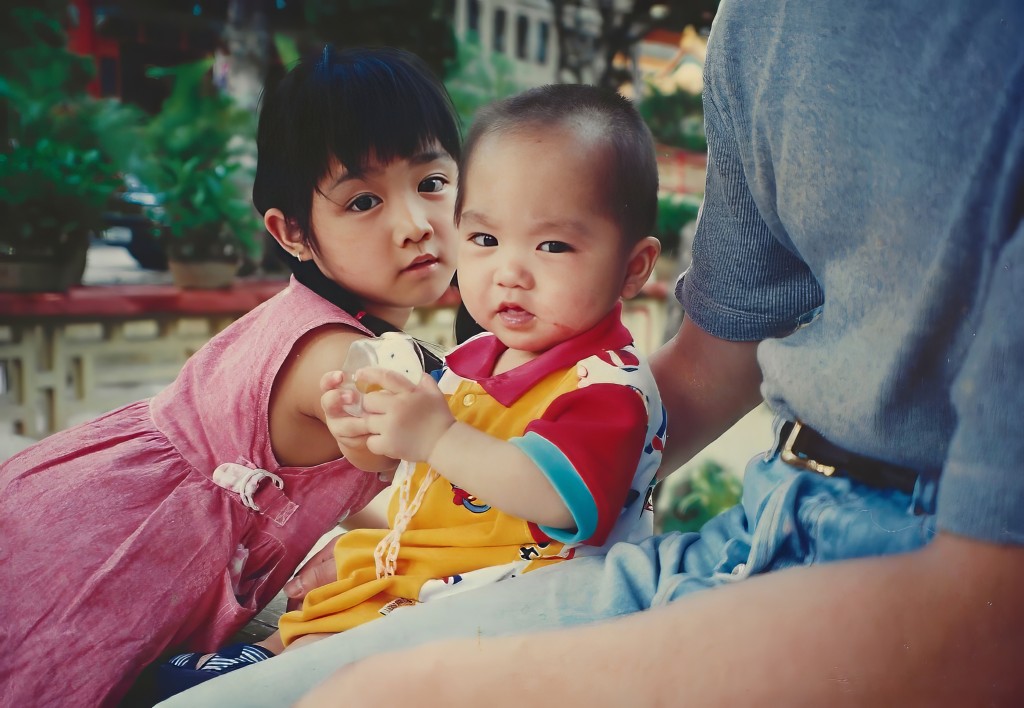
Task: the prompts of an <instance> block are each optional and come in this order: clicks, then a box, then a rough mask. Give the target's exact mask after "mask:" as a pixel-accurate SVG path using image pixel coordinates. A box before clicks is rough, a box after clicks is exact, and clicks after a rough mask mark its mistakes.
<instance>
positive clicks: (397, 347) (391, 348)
mask: <svg viewBox="0 0 1024 708" xmlns="http://www.w3.org/2000/svg"><path fill="white" fill-rule="evenodd" d="M366 366H379V367H382V368H384V369H389V370H391V371H397V372H398V373H400V374H402V375H403V376H405V378H407V379H409V380H410V381H411V382H413V383H414V384H415V383H419V380H420V377H421V376H422V375H423V359H422V358H421V357H420V352H419V349H417V348H416V345H415V344H414V343H413V340H412V337H410V336H409V335H407V334H402V333H401V332H385V333H384V334H382V335H380V336H379V337H376V338H373V339H360V340H357V341H355V342H353V343H352V345H351V346H350V347H349V349H348V356H347V357H346V358H345V363H344V364H343V365H342V367H341V370H342V371H344V372H345V383H344V384H342V386H343V387H344V388H348V389H351V390H352V391H355V392H356V393H357V394H358V398H357V399H356V401H355V402H353V403H350V404H348V405H347V406H344V410H345V412H346V413H348V414H349V415H353V416H360V415H362V414H363V394H364V393H370V391H373V390H379V389H380V387H379V386H367V385H366V384H363V383H360V382H359V381H358V380H354V374H355V372H357V371H358V370H359V369H362V368H363V367H366Z"/></svg>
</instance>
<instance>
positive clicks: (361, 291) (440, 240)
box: [310, 148, 457, 326]
mask: <svg viewBox="0 0 1024 708" xmlns="http://www.w3.org/2000/svg"><path fill="white" fill-rule="evenodd" d="M456 170H457V168H456V165H455V161H454V160H452V158H451V157H450V156H449V155H448V153H446V152H445V151H444V150H442V149H440V148H431V149H427V150H425V151H424V152H421V153H419V154H417V155H413V156H412V157H409V158H406V159H397V160H394V161H393V162H391V163H389V164H381V163H379V162H377V161H375V160H371V161H370V162H369V164H368V166H367V168H366V169H365V170H364V171H362V172H354V171H350V170H348V169H346V168H345V166H344V165H341V164H337V165H335V167H334V168H332V170H331V172H330V174H329V175H328V176H327V177H325V178H324V179H323V180H322V181H321V182H320V185H319V187H320V189H319V192H317V193H316V194H314V195H313V206H312V213H311V220H310V223H311V226H312V230H313V234H314V235H315V238H316V249H315V250H313V251H312V258H313V260H314V261H315V262H316V264H317V266H318V267H319V268H320V270H321V271H322V272H323V273H324V275H326V276H327V277H328V278H330V279H331V280H334V281H335V282H337V283H339V284H341V285H343V286H344V287H346V288H348V289H349V290H351V291H352V292H353V293H355V294H356V295H358V296H359V297H361V298H362V300H363V302H364V304H365V306H366V309H367V311H369V312H370V313H371V314H373V315H376V316H377V317H380V318H382V319H385V320H388V321H390V322H392V323H393V324H396V325H397V326H401V325H402V324H403V323H404V321H405V318H406V317H407V316H408V308H411V307H415V306H420V305H427V304H430V303H432V302H434V301H435V300H437V299H438V298H439V297H440V296H441V294H442V293H444V291H445V288H447V287H448V284H449V283H450V282H451V279H452V274H453V273H454V271H455V253H454V239H455V224H454V208H455V182H456V177H457V172H456Z"/></svg>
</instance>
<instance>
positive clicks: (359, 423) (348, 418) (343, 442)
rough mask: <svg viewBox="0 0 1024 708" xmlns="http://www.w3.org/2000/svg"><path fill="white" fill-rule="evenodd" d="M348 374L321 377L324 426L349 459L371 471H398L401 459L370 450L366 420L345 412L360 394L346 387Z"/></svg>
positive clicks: (338, 373) (330, 372)
mask: <svg viewBox="0 0 1024 708" xmlns="http://www.w3.org/2000/svg"><path fill="white" fill-rule="evenodd" d="M344 383H345V373H344V372H342V371H328V372H327V373H325V374H324V375H323V376H322V377H321V378H320V406H321V407H322V408H323V413H324V419H323V421H324V424H325V425H326V426H327V429H328V430H329V431H330V433H331V435H332V436H333V437H334V439H335V441H336V442H337V443H338V449H339V450H341V452H342V454H343V455H344V456H345V457H346V458H348V460H349V461H350V462H351V463H352V464H354V465H355V466H356V467H358V468H359V469H361V470H365V471H367V472H377V473H382V472H394V471H395V468H396V467H397V466H398V460H397V458H393V457H388V456H386V455H380V454H376V453H374V452H372V451H370V450H369V449H367V445H366V443H367V440H368V438H369V435H370V433H369V430H368V429H367V419H366V418H365V417H358V416H352V415H349V414H348V413H346V412H345V406H348V405H351V404H352V403H354V402H355V401H356V400H357V399H358V397H359V394H358V393H357V392H355V391H353V390H352V389H351V388H350V387H347V386H343V384H344Z"/></svg>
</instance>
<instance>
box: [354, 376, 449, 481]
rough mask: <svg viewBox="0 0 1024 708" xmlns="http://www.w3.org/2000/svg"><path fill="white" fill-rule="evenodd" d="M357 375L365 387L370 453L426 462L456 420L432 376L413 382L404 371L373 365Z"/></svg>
mask: <svg viewBox="0 0 1024 708" xmlns="http://www.w3.org/2000/svg"><path fill="white" fill-rule="evenodd" d="M356 378H357V379H358V380H359V384H360V386H361V387H362V388H364V389H367V390H370V393H365V394H363V416H364V419H365V420H366V421H367V430H368V431H369V433H370V436H369V438H368V439H367V441H366V447H367V449H368V450H370V452H373V453H376V454H378V455H387V456H388V457H394V458H401V459H403V460H410V461H413V462H422V461H426V460H427V459H429V457H430V453H431V452H432V451H433V449H434V445H436V444H437V441H438V440H440V438H441V436H442V435H444V433H445V432H446V431H447V430H448V428H450V427H451V426H452V425H453V424H454V423H455V418H454V417H453V416H452V413H451V411H450V410H449V409H448V403H447V402H446V401H445V398H444V394H443V393H441V390H440V389H439V388H438V387H437V383H436V382H435V381H434V379H432V378H431V377H430V376H426V375H424V376H422V377H421V378H420V380H419V383H415V384H414V383H412V382H411V381H409V379H407V378H406V377H405V376H403V375H402V374H399V373H396V372H394V371H389V370H387V369H382V368H378V367H371V368H366V369H360V370H359V371H358V372H357V373H356Z"/></svg>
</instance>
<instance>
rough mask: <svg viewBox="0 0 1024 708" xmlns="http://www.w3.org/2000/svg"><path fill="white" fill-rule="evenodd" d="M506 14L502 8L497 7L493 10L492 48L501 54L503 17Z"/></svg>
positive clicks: (503, 32)
mask: <svg viewBox="0 0 1024 708" xmlns="http://www.w3.org/2000/svg"><path fill="white" fill-rule="evenodd" d="M507 14H508V13H506V12H505V11H504V10H503V9H498V10H495V12H494V42H493V46H492V49H493V50H494V51H496V52H500V53H502V54H504V53H505V17H506V15H507Z"/></svg>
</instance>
